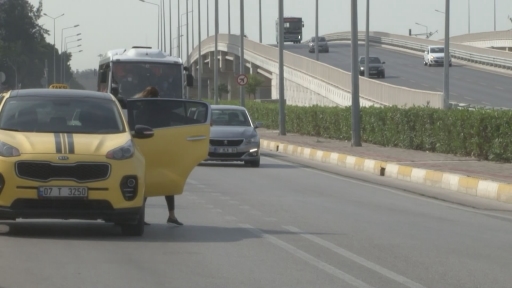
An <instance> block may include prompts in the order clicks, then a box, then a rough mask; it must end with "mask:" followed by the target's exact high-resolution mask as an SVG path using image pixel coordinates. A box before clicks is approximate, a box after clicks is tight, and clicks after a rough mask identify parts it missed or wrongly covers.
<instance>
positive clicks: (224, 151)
mask: <svg viewBox="0 0 512 288" xmlns="http://www.w3.org/2000/svg"><path fill="white" fill-rule="evenodd" d="M236 151H237V150H236V148H224V147H223V148H214V152H217V153H236Z"/></svg>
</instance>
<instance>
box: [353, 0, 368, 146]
mask: <svg viewBox="0 0 512 288" xmlns="http://www.w3.org/2000/svg"><path fill="white" fill-rule="evenodd" d="M351 2H352V5H351V14H352V31H351V34H352V35H351V37H352V147H361V146H362V145H361V123H360V121H361V115H360V113H361V112H360V111H359V110H360V109H359V69H358V68H359V64H358V59H357V58H358V51H357V48H358V47H357V45H358V39H357V34H358V30H357V29H358V28H357V0H352V1H351ZM366 61H368V60H366Z"/></svg>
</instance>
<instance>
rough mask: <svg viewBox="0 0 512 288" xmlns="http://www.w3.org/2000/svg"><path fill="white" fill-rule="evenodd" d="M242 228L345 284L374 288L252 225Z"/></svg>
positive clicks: (243, 225)
mask: <svg viewBox="0 0 512 288" xmlns="http://www.w3.org/2000/svg"><path fill="white" fill-rule="evenodd" d="M239 225H240V227H243V228H245V229H247V230H249V231H250V232H251V233H253V234H254V235H256V236H258V237H261V238H263V239H265V240H267V241H269V242H271V243H272V244H274V245H277V246H279V247H281V248H283V249H285V250H286V251H288V252H290V253H292V254H293V255H295V256H297V257H299V258H302V260H305V261H307V262H309V263H310V264H313V265H315V266H316V267H318V268H320V269H322V270H324V271H326V272H328V273H331V274H332V275H334V276H336V277H338V278H340V279H341V280H343V281H345V282H348V283H350V284H352V285H354V286H355V287H361V288H362V287H364V288H371V287H372V286H370V285H368V284H366V283H364V282H362V281H360V280H358V279H356V278H354V277H352V276H350V275H348V274H347V273H345V272H343V271H341V270H338V269H336V268H334V267H332V266H331V265H329V264H327V263H325V262H322V261H320V260H318V259H317V258H315V257H313V256H311V255H309V254H307V253H306V252H304V251H302V250H300V249H297V248H295V247H294V246H292V245H290V244H288V243H286V242H283V241H281V240H279V239H277V238H276V237H274V236H270V235H268V234H266V233H264V232H262V231H261V230H259V229H256V228H254V227H252V226H250V225H247V224H239Z"/></svg>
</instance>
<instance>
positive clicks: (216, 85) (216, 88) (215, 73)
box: [213, 0, 219, 104]
mask: <svg viewBox="0 0 512 288" xmlns="http://www.w3.org/2000/svg"><path fill="white" fill-rule="evenodd" d="M218 57H219V0H215V50H214V52H213V61H214V62H213V63H214V65H213V67H214V68H213V99H214V103H215V104H219V60H218Z"/></svg>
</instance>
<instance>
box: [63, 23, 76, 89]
mask: <svg viewBox="0 0 512 288" xmlns="http://www.w3.org/2000/svg"><path fill="white" fill-rule="evenodd" d="M79 26H80V25H79V24H77V25H74V26H69V27H65V28H62V30H61V32H60V53H61V57H60V62H61V65H60V66H61V67H64V66H63V64H62V51H63V50H62V49H63V47H62V43H63V40H64V30H67V29H72V28H76V27H79ZM62 80H63V78H62V69H61V70H60V81H62Z"/></svg>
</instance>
